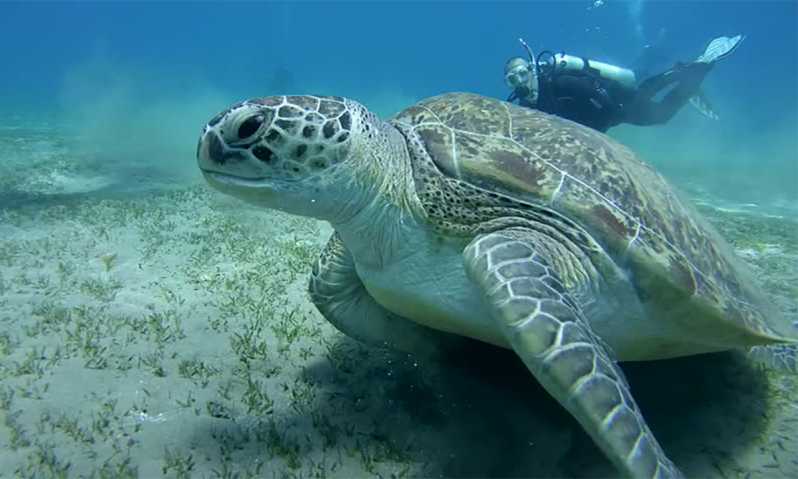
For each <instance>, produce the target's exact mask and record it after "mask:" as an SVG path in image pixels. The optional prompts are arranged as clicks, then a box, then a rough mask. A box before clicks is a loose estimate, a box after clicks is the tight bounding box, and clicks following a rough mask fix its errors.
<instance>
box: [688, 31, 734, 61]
mask: <svg viewBox="0 0 798 479" xmlns="http://www.w3.org/2000/svg"><path fill="white" fill-rule="evenodd" d="M743 40H745V35H735V36H733V37H718V38H716V39H714V40H712V41H711V42H709V45H707V47H706V48H705V49H704V53H702V54H701V55H700V56H699V57H698V58H696V60H695V61H696V62H697V63H715V62H717V61H719V60H722V59H724V58H726V57H727V56H729V55H731V54H732V52H734V50H736V49H737V47H739V46H740V44H741V43H742V42H743Z"/></svg>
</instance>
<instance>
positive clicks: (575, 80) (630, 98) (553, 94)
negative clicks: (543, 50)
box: [508, 62, 712, 132]
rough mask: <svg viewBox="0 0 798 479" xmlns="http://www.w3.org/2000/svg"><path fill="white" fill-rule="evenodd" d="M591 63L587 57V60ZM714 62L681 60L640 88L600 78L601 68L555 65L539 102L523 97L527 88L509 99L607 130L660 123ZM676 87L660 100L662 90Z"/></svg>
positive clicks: (686, 97)
mask: <svg viewBox="0 0 798 479" xmlns="http://www.w3.org/2000/svg"><path fill="white" fill-rule="evenodd" d="M586 63H588V62H586ZM711 68H712V65H710V64H706V63H689V64H677V65H676V66H675V67H674V68H672V69H670V70H668V71H666V72H663V73H660V74H659V75H655V76H653V77H651V78H648V79H646V80H645V81H643V82H641V83H640V84H639V85H638V86H637V87H636V88H634V89H632V88H628V87H624V86H623V85H621V84H620V83H618V82H614V81H612V80H609V79H606V78H603V77H601V76H600V75H599V74H598V72H597V71H595V70H592V69H584V70H580V71H573V70H563V69H556V70H555V71H553V72H551V73H548V74H544V75H541V76H540V78H539V82H540V83H539V84H540V92H539V96H538V101H537V105H531V104H530V103H528V102H527V101H526V100H525V97H526V96H527V95H526V94H527V92H526V91H523V89H519V90H516V91H515V92H513V94H512V95H511V96H510V98H508V101H513V100H516V99H517V100H518V102H519V104H520V105H522V106H527V107H532V108H536V109H538V110H540V111H544V112H546V113H551V114H553V115H557V116H561V117H563V118H567V119H569V120H572V121H575V122H577V123H581V124H583V125H586V126H589V127H591V128H593V129H596V130H598V131H602V132H605V131H607V130H608V129H609V128H611V127H613V126H616V125H619V124H621V123H631V124H633V125H656V124H661V123H666V122H667V121H668V120H670V119H671V118H673V115H675V114H676V112H677V111H679V109H680V108H681V107H682V106H684V105H685V103H687V101H688V100H689V99H690V97H692V96H693V95H695V94H696V93H698V90H699V88H700V87H701V82H702V81H703V80H704V77H705V76H706V74H707V73H709V70H710V69H711ZM670 86H673V87H672V88H671V90H670V91H668V92H667V93H666V94H665V95H664V96H663V97H662V99H661V100H659V101H657V100H655V97H656V96H657V94H658V93H662V92H663V91H665V90H666V89H667V88H668V87H670Z"/></svg>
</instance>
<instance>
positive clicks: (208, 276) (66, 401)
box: [0, 130, 798, 478]
mask: <svg viewBox="0 0 798 479" xmlns="http://www.w3.org/2000/svg"><path fill="white" fill-rule="evenodd" d="M0 137H2V138H1V139H0V143H3V145H4V146H5V151H14V152H16V153H15V154H14V155H15V156H13V157H11V158H7V160H8V161H6V162H5V166H0V173H2V179H0V199H2V205H3V208H2V209H0V379H1V380H2V382H1V383H0V476H2V477H15V476H19V477H35V478H41V477H142V478H151V477H181V478H182V477H230V478H233V477H277V478H282V477H289V478H325V477H339V478H350V477H385V478H393V477H397V478H398V477H607V476H613V475H615V472H614V470H613V469H612V467H611V466H610V465H609V463H607V461H606V460H605V459H604V458H603V456H602V455H601V453H600V452H599V451H598V449H597V448H596V447H595V446H594V445H593V444H592V442H591V440H590V439H589V438H588V437H587V436H586V434H585V433H584V432H582V430H581V429H580V427H579V426H578V425H577V424H576V422H575V421H574V420H573V419H572V418H570V417H569V416H568V415H567V414H566V413H565V412H564V411H563V410H562V409H561V408H560V407H559V405H557V404H556V403H555V402H554V401H553V400H551V399H550V398H549V397H548V396H547V395H546V393H545V392H544V391H543V390H542V389H541V388H540V387H539V386H538V385H537V384H535V381H534V380H533V378H532V377H531V376H530V375H529V374H528V373H527V371H526V370H525V369H524V368H523V366H522V365H521V364H520V361H518V360H517V359H516V358H515V357H514V356H513V355H512V354H510V353H509V352H507V351H500V350H497V349H494V348H492V347H489V346H483V345H478V344H475V345H474V352H473V353H472V354H469V355H468V357H463V358H452V361H451V364H420V363H418V362H416V361H414V359H413V358H409V357H406V356H403V355H401V354H395V353H390V352H384V351H379V350H375V349H371V348H368V347H365V346H361V345H359V344H357V343H356V342H355V341H353V340H350V339H348V338H346V337H344V336H343V335H341V334H340V333H339V332H337V331H336V330H335V329H334V328H333V327H332V326H330V325H329V324H327V323H326V322H325V321H324V319H323V318H322V317H321V316H320V315H319V313H318V312H317V311H316V310H315V308H314V307H313V306H312V304H311V303H310V302H309V300H308V297H307V295H306V293H305V285H306V281H307V275H308V273H309V271H310V268H311V266H312V264H313V262H314V261H315V258H316V256H317V254H318V253H319V251H320V249H321V247H322V246H323V244H324V243H325V242H326V239H327V237H328V236H329V234H330V232H331V231H330V228H329V227H328V226H327V225H324V224H321V223H317V222H314V221H311V220H306V219H301V218H294V217H290V216H287V215H283V214H280V213H275V212H264V211H258V210H257V209H254V208H252V207H250V206H246V205H244V204H242V203H239V202H237V201H236V200H233V199H231V198H228V197H224V196H222V195H220V194H217V193H215V192H212V191H210V190H209V189H208V188H206V187H205V186H204V185H202V184H201V183H200V182H199V181H198V180H197V179H196V178H195V180H194V181H192V182H187V183H186V184H185V185H180V186H172V187H171V188H149V189H142V188H133V189H129V190H128V191H121V190H124V188H121V189H120V188H119V187H118V186H119V185H120V184H121V183H120V179H119V177H116V178H113V177H110V176H108V175H105V174H104V172H103V170H102V167H101V166H100V165H92V164H91V163H85V162H84V163H82V164H81V166H80V167H78V166H75V163H74V159H72V160H71V159H70V151H69V147H68V145H67V144H66V143H63V142H59V141H57V140H54V139H53V138H54V137H53V134H52V133H51V132H44V133H42V132H38V133H37V132H29V131H10V130H6V131H4V132H2V135H0ZM10 164H11V165H14V166H13V167H11V166H9V165H10ZM87 165H88V166H87ZM87 168H91V171H90V172H87ZM134 176H135V175H131V176H130V177H129V178H128V179H130V178H133V177H134ZM131 181H132V180H131ZM131 181H128V182H127V183H125V184H127V185H130V184H131ZM701 205H702V206H701V210H702V212H703V213H705V214H706V215H707V217H708V218H709V220H710V221H711V222H712V223H714V224H715V225H716V226H717V227H718V228H719V229H720V230H721V232H722V233H724V235H725V236H726V237H727V238H728V239H729V240H730V241H731V242H732V244H733V245H734V247H735V248H736V250H737V251H738V253H739V254H740V256H741V257H742V258H743V259H744V260H745V261H746V262H748V263H749V264H750V265H751V266H752V268H753V269H754V271H755V273H756V276H757V277H758V278H759V279H761V280H762V282H763V284H764V286H765V288H766V290H767V291H768V294H770V296H771V299H772V301H773V302H774V304H776V305H777V306H778V308H779V309H780V310H781V311H782V312H783V313H784V314H786V315H789V316H790V317H791V318H793V319H798V309H797V308H798V306H796V305H797V304H798V223H795V222H794V221H793V220H791V219H789V218H776V217H773V216H772V215H771V216H768V215H759V214H757V213H756V212H755V211H754V212H751V211H747V210H746V211H743V210H739V209H734V208H728V207H725V206H724V207H715V206H713V203H712V201H711V200H710V199H707V198H701ZM625 371H626V373H627V376H628V378H629V381H630V383H631V385H632V388H633V392H634V394H635V397H636V398H637V399H638V402H639V403H640V406H641V408H642V409H643V412H644V414H645V415H646V417H647V418H648V420H649V423H650V425H651V427H652V429H653V430H654V433H655V434H656V435H657V437H658V438H659V440H660V441H661V443H662V444H663V447H664V448H665V449H666V450H667V451H668V452H669V454H670V456H671V458H672V459H673V460H674V461H675V462H676V463H677V464H678V465H679V466H680V467H681V468H682V469H683V471H684V472H685V473H686V474H687V475H688V477H719V478H735V477H740V478H749V477H750V478H760V477H761V478H765V477H773V478H776V477H798V401H796V399H795V398H796V397H798V396H797V395H796V393H798V378H795V377H791V376H786V375H782V374H779V373H775V372H771V371H764V370H762V369H760V368H758V367H756V366H754V365H752V364H750V362H749V361H747V360H746V359H745V357H743V356H742V355H739V354H733V353H724V354H714V355H705V356H700V357H693V358H684V359H678V360H671V361H659V362H652V363H646V364H627V365H625Z"/></svg>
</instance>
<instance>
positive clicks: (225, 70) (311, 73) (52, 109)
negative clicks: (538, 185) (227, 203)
mask: <svg viewBox="0 0 798 479" xmlns="http://www.w3.org/2000/svg"><path fill="white" fill-rule="evenodd" d="M797 10H798V6H797V5H796V3H795V2H793V1H784V2H780V1H766V2H759V1H752V2H744V1H733V2H722V1H709V2H698V1H689V2H679V1H667V2H659V1H656V2H646V1H643V0H635V1H630V2H614V1H607V2H603V3H602V2H595V3H590V2H588V1H568V2H381V1H375V2H333V1H330V2H286V3H279V2H265V3H259V2H199V3H193V2H168V3H167V2H145V3H141V2H54V3H50V2H20V3H15V2H3V3H2V4H0V13H2V15H0V38H1V39H2V40H3V41H2V43H0V53H2V57H3V74H2V76H1V77H0V101H1V102H2V103H0V108H1V109H2V110H1V111H2V113H3V116H2V119H3V123H4V124H11V125H13V124H14V123H15V122H19V121H24V122H26V124H28V123H29V124H31V125H33V126H36V125H38V126H42V125H45V124H48V125H49V124H59V125H62V126H64V127H67V128H70V129H73V130H75V131H77V132H79V133H80V134H81V135H83V136H84V137H86V139H87V140H88V141H90V142H92V143H94V144H95V145H97V147H98V148H100V147H101V148H103V149H105V150H107V151H113V152H114V157H115V158H116V159H117V160H118V161H120V163H121V165H120V168H124V166H125V165H126V164H136V165H139V166H142V165H147V166H148V167H149V166H152V167H154V168H167V169H169V170H170V173H172V174H174V173H178V172H183V170H181V168H182V169H184V170H185V171H187V172H191V173H193V174H195V175H196V173H195V168H193V165H192V164H191V163H192V162H191V160H190V159H189V158H190V157H191V151H192V150H190V149H188V145H190V144H191V145H193V144H194V142H195V140H196V138H195V136H196V134H197V133H196V132H197V131H198V130H199V128H201V126H202V125H203V124H204V122H205V121H207V118H208V117H209V115H212V113H210V112H216V111H219V110H221V109H223V108H224V107H225V106H227V105H228V104H230V103H232V102H234V101H239V100H242V99H246V98H250V97H258V96H268V95H273V94H284V93H311V92H314V93H319V94H333V95H341V96H348V97H352V98H354V99H356V100H359V101H361V102H362V103H364V104H365V105H367V106H369V107H370V108H372V109H373V110H375V111H376V112H378V113H380V114H383V115H389V114H392V113H395V112H397V111H399V110H401V109H402V108H403V107H405V106H407V105H409V104H411V103H412V102H414V101H416V100H418V99H421V98H424V97H428V96H432V95H436V94H439V93H443V92H449V91H467V92H474V93H480V94H483V95H488V96H493V97H498V98H506V96H507V95H508V93H509V92H508V91H507V89H506V87H505V85H504V83H503V77H502V68H503V63H504V61H505V60H506V59H507V58H509V57H510V56H515V55H523V51H522V50H521V48H520V46H519V44H518V42H517V38H518V37H524V38H525V39H526V40H527V41H528V42H529V43H530V44H531V46H532V47H533V48H534V49H535V50H536V51H541V50H544V49H547V50H552V51H558V52H559V51H564V52H566V53H571V54H574V55H578V56H584V57H587V58H591V59H596V60H600V61H606V62H609V63H613V64H616V65H620V66H624V67H628V68H635V67H637V66H638V65H636V62H637V61H638V59H639V57H640V55H641V52H642V50H643V48H644V46H645V45H652V46H653V47H654V48H655V49H656V54H655V55H653V56H652V57H653V60H654V61H653V62H648V63H647V65H646V67H648V68H649V69H652V71H651V73H655V71H654V70H664V69H666V68H668V67H670V66H671V65H672V64H673V63H675V62H676V61H689V60H692V59H693V58H695V57H696V56H697V55H698V54H699V53H701V51H702V50H703V48H704V46H705V45H706V44H707V42H708V41H709V40H710V39H712V38H715V37H717V36H720V35H729V36H731V35H734V34H737V33H742V34H745V35H746V36H747V38H746V40H745V42H744V43H743V45H742V46H741V47H740V48H739V49H738V51H737V52H735V53H734V55H733V56H732V57H730V58H729V59H728V61H724V62H722V63H721V64H719V65H718V67H717V68H716V69H715V70H714V71H713V72H711V73H710V75H709V77H708V78H707V80H706V82H705V87H704V89H705V91H706V93H707V96H708V97H709V99H710V100H711V102H712V104H713V105H714V106H715V110H716V111H717V112H718V113H719V115H720V120H718V121H709V120H706V119H704V118H703V117H702V116H700V115H699V114H698V113H697V112H696V111H694V110H693V109H691V108H684V109H683V111H682V112H681V113H680V114H678V116H677V117H676V118H675V119H674V120H673V121H672V122H670V123H669V124H668V125H666V126H658V127H621V128H616V129H615V130H613V131H612V134H613V135H614V136H618V137H620V138H623V139H624V141H626V142H627V143H629V144H631V145H632V146H634V147H635V148H636V149H637V150H639V152H641V153H642V154H643V155H644V157H645V158H646V159H647V160H648V161H650V162H652V163H654V164H655V165H656V166H657V167H658V168H660V169H662V170H663V171H665V172H666V173H667V172H672V174H674V175H678V176H679V177H684V178H690V179H692V180H695V181H696V182H697V183H699V184H703V185H704V186H706V187H708V188H711V189H712V190H713V191H716V192H718V193H719V194H721V195H722V196H724V197H728V198H730V199H734V200H737V201H740V202H743V203H745V202H749V201H755V202H757V203H759V202H763V203H769V202H770V203H774V202H777V203H778V204H785V205H792V206H795V202H796V198H797V197H796V193H795V191H796V188H794V187H793V185H794V181H793V180H794V179H795V178H796V175H798V169H797V168H798V166H797V165H798V161H796V156H795V155H796V151H798V135H797V134H796V128H797V127H796V125H797V124H798V88H796V81H795V79H796V72H797V71H798V33H796V31H797V30H796V28H795V25H796V16H797V15H798V13H796V11H797ZM17 118H21V119H22V120H17ZM721 172H722V174H720V173H721ZM697 177H698V178H700V179H697Z"/></svg>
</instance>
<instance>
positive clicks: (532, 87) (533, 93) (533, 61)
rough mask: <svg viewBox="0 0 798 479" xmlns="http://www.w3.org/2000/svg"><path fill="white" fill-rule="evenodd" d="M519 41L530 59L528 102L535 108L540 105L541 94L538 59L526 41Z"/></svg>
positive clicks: (521, 39) (520, 39)
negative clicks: (539, 97)
mask: <svg viewBox="0 0 798 479" xmlns="http://www.w3.org/2000/svg"><path fill="white" fill-rule="evenodd" d="M518 41H519V42H521V46H523V47H524V49H525V50H526V54H527V56H528V57H529V74H530V81H529V96H528V97H527V98H526V100H527V101H528V102H529V103H531V104H532V105H533V106H534V105H537V104H538V95H539V92H540V82H539V81H538V61H537V58H535V54H534V53H532V49H531V48H529V45H528V44H527V43H526V42H525V41H524V39H523V38H519V39H518Z"/></svg>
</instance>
